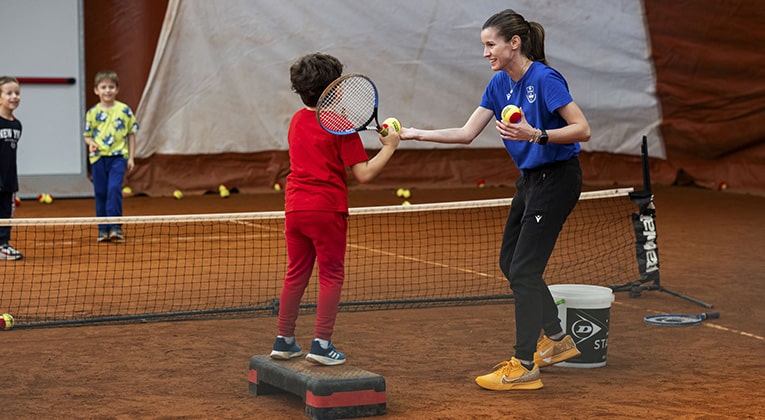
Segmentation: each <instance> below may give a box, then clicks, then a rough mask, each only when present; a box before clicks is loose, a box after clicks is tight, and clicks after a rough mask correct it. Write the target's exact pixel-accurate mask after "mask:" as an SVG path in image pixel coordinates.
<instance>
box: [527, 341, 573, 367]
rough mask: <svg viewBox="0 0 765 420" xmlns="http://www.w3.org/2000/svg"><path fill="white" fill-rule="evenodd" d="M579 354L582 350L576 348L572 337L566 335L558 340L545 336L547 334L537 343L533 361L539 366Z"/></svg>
mask: <svg viewBox="0 0 765 420" xmlns="http://www.w3.org/2000/svg"><path fill="white" fill-rule="evenodd" d="M580 354H582V352H580V351H579V349H577V348H576V344H575V343H574V339H573V338H571V336H570V335H566V336H565V337H563V339H562V340H560V341H553V340H550V339H549V338H547V336H543V337H542V339H541V340H539V342H538V343H537V351H536V353H534V363H536V364H537V366H539V367H545V366H549V365H554V364H556V363H560V362H563V361H566V360H568V359H573V358H574V357H577V356H579V355H580Z"/></svg>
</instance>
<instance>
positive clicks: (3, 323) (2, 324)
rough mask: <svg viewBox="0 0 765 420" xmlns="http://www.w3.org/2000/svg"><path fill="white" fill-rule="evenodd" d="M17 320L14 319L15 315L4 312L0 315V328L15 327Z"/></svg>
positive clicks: (8, 328)
mask: <svg viewBox="0 0 765 420" xmlns="http://www.w3.org/2000/svg"><path fill="white" fill-rule="evenodd" d="M15 322H16V321H14V319H13V315H11V314H3V315H2V316H1V317H0V328H2V329H4V330H10V329H11V328H13V324H14V323H15Z"/></svg>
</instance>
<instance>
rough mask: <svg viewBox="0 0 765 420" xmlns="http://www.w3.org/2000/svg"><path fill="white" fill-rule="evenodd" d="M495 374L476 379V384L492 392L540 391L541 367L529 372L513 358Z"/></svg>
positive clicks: (497, 369) (497, 368)
mask: <svg viewBox="0 0 765 420" xmlns="http://www.w3.org/2000/svg"><path fill="white" fill-rule="evenodd" d="M494 369H496V370H495V371H494V372H492V373H489V374H488V375H483V376H479V377H477V378H475V383H477V384H478V386H480V387H481V388H485V389H490V390H492V391H508V390H511V389H540V388H542V380H541V379H539V367H537V366H536V365H535V366H534V367H533V368H532V369H531V370H528V369H526V368H525V367H523V365H522V364H521V362H520V361H519V360H518V359H516V358H515V357H513V358H512V359H510V360H508V361H506V362H501V363H499V364H498V365H497V366H494Z"/></svg>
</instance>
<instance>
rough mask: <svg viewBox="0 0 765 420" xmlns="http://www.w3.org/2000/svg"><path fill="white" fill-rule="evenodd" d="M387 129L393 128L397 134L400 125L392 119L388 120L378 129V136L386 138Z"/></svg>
mask: <svg viewBox="0 0 765 420" xmlns="http://www.w3.org/2000/svg"><path fill="white" fill-rule="evenodd" d="M388 128H393V129H394V130H396V132H397V133H398V132H399V131H401V123H400V122H399V121H398V120H397V119H395V118H393V117H391V118H388V119H387V120H385V121H383V123H382V128H381V129H380V135H381V136H383V137H385V136H387V135H388Z"/></svg>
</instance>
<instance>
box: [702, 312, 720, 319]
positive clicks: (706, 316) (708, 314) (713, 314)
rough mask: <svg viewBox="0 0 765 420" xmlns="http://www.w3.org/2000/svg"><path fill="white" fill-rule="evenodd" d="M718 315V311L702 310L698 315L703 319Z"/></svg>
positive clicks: (714, 317)
mask: <svg viewBox="0 0 765 420" xmlns="http://www.w3.org/2000/svg"><path fill="white" fill-rule="evenodd" d="M719 317H720V313H719V312H704V313H703V314H701V315H699V318H701V319H702V320H704V319H717V318H719Z"/></svg>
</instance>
